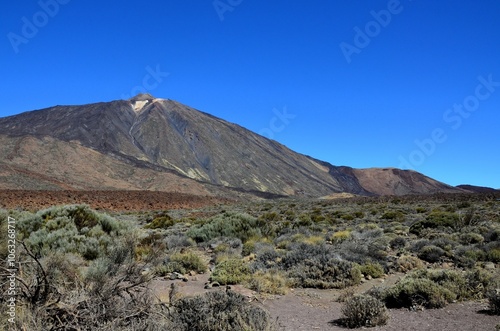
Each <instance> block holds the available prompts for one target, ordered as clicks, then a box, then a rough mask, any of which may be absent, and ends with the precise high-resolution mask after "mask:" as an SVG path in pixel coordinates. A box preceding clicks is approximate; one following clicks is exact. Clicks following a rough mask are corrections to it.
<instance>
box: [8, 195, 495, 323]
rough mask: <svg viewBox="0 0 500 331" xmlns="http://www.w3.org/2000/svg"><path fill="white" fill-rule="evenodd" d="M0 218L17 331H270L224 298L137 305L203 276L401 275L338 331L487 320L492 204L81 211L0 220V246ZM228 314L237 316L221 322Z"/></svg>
mask: <svg viewBox="0 0 500 331" xmlns="http://www.w3.org/2000/svg"><path fill="white" fill-rule="evenodd" d="M7 216H12V217H14V218H15V219H16V220H17V221H16V227H17V240H18V257H17V258H18V261H19V262H21V263H20V266H19V268H20V269H19V273H18V284H19V291H18V294H17V297H16V298H17V302H18V311H19V314H18V316H19V318H18V319H17V320H16V323H17V325H16V327H18V328H19V329H23V328H24V329H29V330H49V329H58V328H59V329H71V328H73V329H75V330H105V329H113V328H116V329H123V330H137V329H145V330H161V329H169V330H177V329H178V330H197V329H199V330H205V329H206V330H271V329H273V328H274V327H275V326H274V325H273V324H272V323H271V322H270V320H269V316H268V314H267V313H266V312H265V311H263V310H261V309H260V308H259V309H257V308H256V306H255V305H253V304H251V303H248V302H246V301H245V300H243V299H242V298H241V297H240V296H239V295H237V294H236V293H233V292H231V291H230V290H228V291H227V292H226V291H225V289H221V290H218V291H215V292H213V293H212V292H209V293H207V294H206V295H204V296H198V297H181V298H177V299H176V300H173V299H172V300H169V301H165V302H164V301H162V300H159V299H158V298H157V297H155V296H154V295H153V293H151V286H150V282H151V280H153V279H155V278H158V277H168V278H169V279H175V277H177V275H186V274H191V275H197V274H203V273H209V279H210V282H212V283H217V284H218V285H233V284H240V285H243V286H246V287H247V288H250V289H252V290H254V291H256V292H257V293H258V294H259V295H282V294H285V293H287V292H288V291H289V289H291V288H319V289H346V288H349V287H351V286H355V285H358V284H360V283H361V282H364V281H366V280H369V279H372V278H381V277H386V275H388V274H392V273H396V272H397V273H400V272H402V273H405V274H406V275H405V276H404V277H403V279H402V280H401V281H399V282H398V283H397V284H396V285H394V286H392V287H389V288H377V289H372V290H371V291H370V292H369V295H362V296H359V295H357V296H352V295H349V296H347V297H346V299H345V305H344V309H343V313H344V318H343V319H342V320H343V321H344V325H346V326H348V327H359V326H375V325H381V324H384V323H385V322H386V321H387V316H388V315H387V312H386V310H385V307H386V306H387V307H388V308H393V307H406V308H411V309H416V308H419V307H422V308H440V307H444V306H445V305H447V304H449V303H450V302H455V301H465V300H485V301H487V302H488V303H489V305H490V310H491V312H492V313H495V314H499V311H500V309H499V302H500V299H499V297H500V295H499V293H500V285H499V284H500V280H499V277H500V275H499V268H498V265H497V264H498V262H499V261H500V202H499V201H498V200H497V197H494V196H487V195H450V196H448V195H444V196H433V197H423V198H422V197H419V198H417V197H400V198H397V199H395V198H391V197H384V198H355V199H342V200H332V201H328V200H294V201H291V200H276V201H268V202H248V203H245V204H243V203H242V204H236V205H230V206H215V207H210V208H205V209H202V210H194V211H193V210H172V211H151V212H146V213H128V214H114V215H110V214H106V213H102V212H98V211H95V210H92V209H91V208H89V207H88V206H85V205H70V206H64V207H51V208H48V209H45V210H40V211H38V212H35V213H33V212H28V211H20V210H10V211H7V210H0V221H1V222H2V223H1V224H0V235H1V236H4V237H6V227H5V220H6V219H7ZM6 256H7V250H6V248H5V247H3V246H2V247H0V257H1V258H2V259H3V260H5V259H6ZM2 270H3V271H2V272H1V277H2V279H1V282H2V283H5V277H7V273H6V271H5V270H4V269H2ZM178 279H180V278H178ZM3 300H4V299H3V297H0V310H1V309H5V304H3V303H4V302H3ZM229 304H230V305H234V307H237V308H238V309H236V308H235V309H229V310H227V309H225V310H224V311H223V310H222V308H221V307H223V306H224V307H228V306H227V305H229ZM200 309H201V310H203V314H199V312H200ZM0 313H3V311H0ZM215 320H217V321H219V322H218V324H214V323H215V322H214V321H215ZM1 323H4V322H1ZM5 323H6V322H5ZM208 325H211V326H210V327H212V328H209V327H208ZM174 327H177V329H175V328H174ZM0 328H4V329H5V328H6V324H0Z"/></svg>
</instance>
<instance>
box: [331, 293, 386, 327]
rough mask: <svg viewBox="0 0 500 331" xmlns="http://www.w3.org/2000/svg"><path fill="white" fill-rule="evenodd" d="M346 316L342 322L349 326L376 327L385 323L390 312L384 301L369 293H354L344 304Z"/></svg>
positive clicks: (343, 308) (343, 310)
mask: <svg viewBox="0 0 500 331" xmlns="http://www.w3.org/2000/svg"><path fill="white" fill-rule="evenodd" d="M342 314H343V315H344V316H345V317H344V318H342V319H341V320H340V323H341V324H342V325H344V326H346V327H349V328H359V327H374V326H379V325H385V324H386V323H387V321H388V320H389V313H388V312H387V308H386V307H385V305H384V303H383V302H381V301H380V300H378V299H376V298H374V297H372V296H369V295H354V296H352V297H351V298H348V299H347V300H346V301H345V302H344V304H343V306H342Z"/></svg>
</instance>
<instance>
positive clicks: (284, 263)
mask: <svg viewBox="0 0 500 331" xmlns="http://www.w3.org/2000/svg"><path fill="white" fill-rule="evenodd" d="M277 265H278V267H279V268H280V269H282V270H286V271H288V276H289V277H290V279H291V280H292V283H293V285H294V286H297V287H316V288H344V287H347V286H351V285H356V284H359V282H360V280H361V273H360V272H359V269H358V268H356V267H355V265H354V264H353V263H351V262H349V261H344V260H341V259H339V257H338V255H337V254H336V252H335V251H334V250H333V249H332V248H331V247H328V246H326V245H310V244H306V243H297V244H293V245H291V249H290V251H288V252H287V253H286V254H285V255H284V256H283V257H282V258H281V261H279V263H278V264H277Z"/></svg>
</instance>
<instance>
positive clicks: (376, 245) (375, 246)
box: [335, 229, 390, 264]
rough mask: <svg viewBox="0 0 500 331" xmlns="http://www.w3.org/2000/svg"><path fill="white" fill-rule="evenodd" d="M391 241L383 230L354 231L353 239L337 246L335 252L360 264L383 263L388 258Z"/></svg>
mask: <svg viewBox="0 0 500 331" xmlns="http://www.w3.org/2000/svg"><path fill="white" fill-rule="evenodd" d="M389 241H390V239H389V237H386V236H384V232H383V230H382V229H375V230H368V231H363V232H358V231H353V232H352V233H351V238H350V239H349V240H345V241H343V242H341V243H340V244H339V245H337V246H335V250H336V252H337V254H339V256H341V257H343V258H344V259H346V260H348V261H351V262H356V263H358V264H363V263H366V262H369V261H374V262H379V263H383V262H384V261H385V260H386V257H387V249H388V247H389Z"/></svg>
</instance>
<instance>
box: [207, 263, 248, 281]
mask: <svg viewBox="0 0 500 331" xmlns="http://www.w3.org/2000/svg"><path fill="white" fill-rule="evenodd" d="M250 276H251V272H250V268H249V267H248V265H247V264H246V263H245V262H243V261H242V260H241V259H238V258H229V259H227V260H224V261H222V262H220V263H218V264H217V265H216V266H215V269H214V271H213V273H212V275H211V276H210V280H211V281H213V282H218V283H219V284H223V285H226V284H241V283H243V282H245V281H246V280H248V279H249V277H250Z"/></svg>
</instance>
